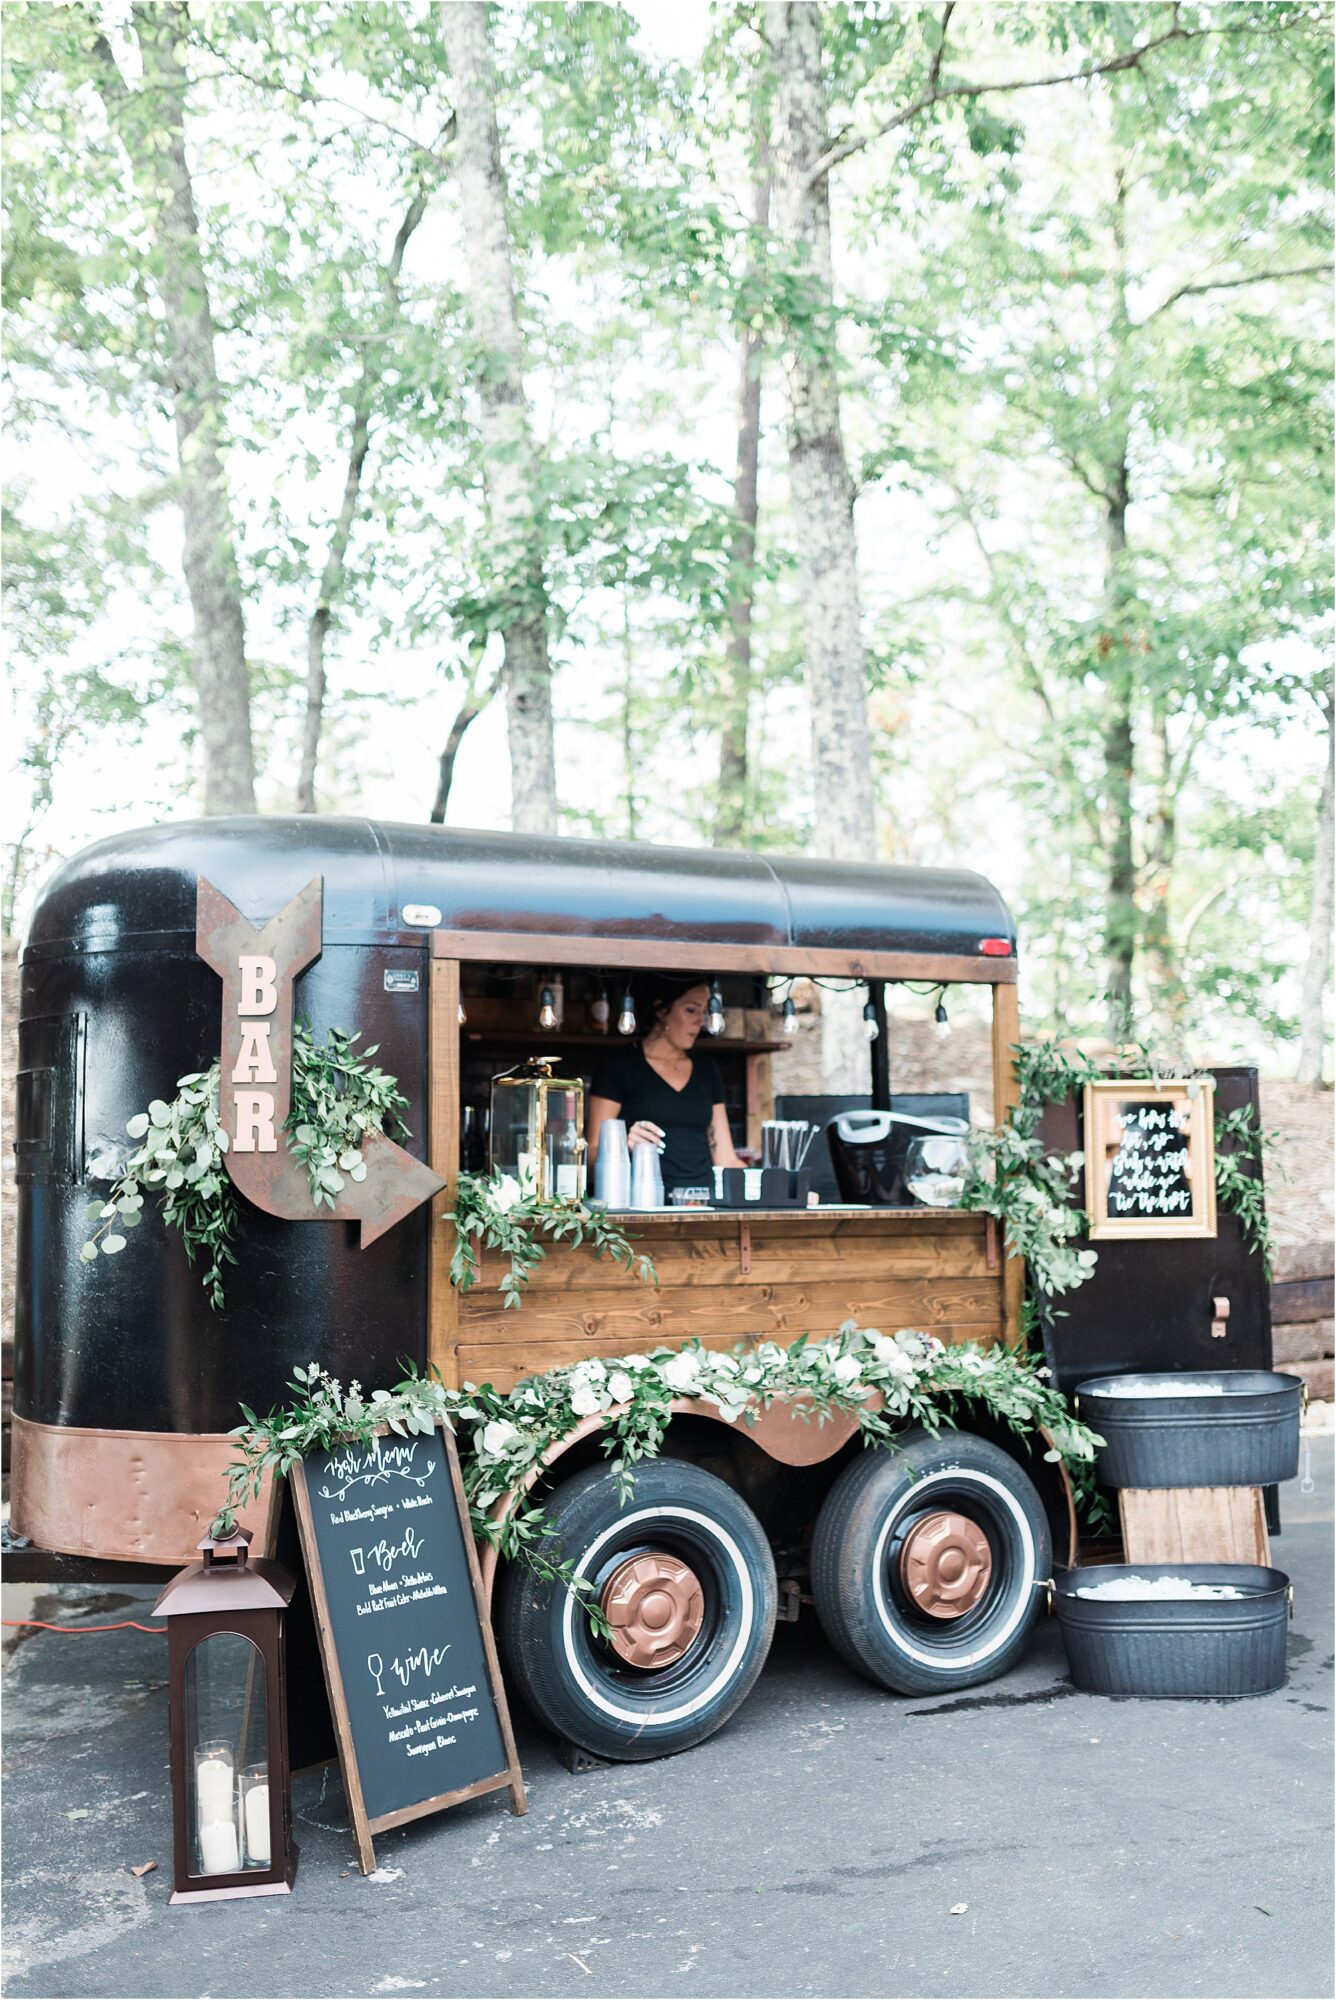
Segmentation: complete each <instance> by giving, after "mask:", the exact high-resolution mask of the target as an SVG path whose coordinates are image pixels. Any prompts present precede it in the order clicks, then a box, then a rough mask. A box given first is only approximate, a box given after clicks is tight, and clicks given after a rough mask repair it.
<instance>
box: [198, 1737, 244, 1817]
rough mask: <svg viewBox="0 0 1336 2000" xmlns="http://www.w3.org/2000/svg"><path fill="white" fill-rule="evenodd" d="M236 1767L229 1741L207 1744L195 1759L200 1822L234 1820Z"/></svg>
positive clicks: (201, 1748)
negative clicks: (227, 1743) (228, 1745)
mask: <svg viewBox="0 0 1336 2000" xmlns="http://www.w3.org/2000/svg"><path fill="white" fill-rule="evenodd" d="M234 1785H235V1766H234V1764H233V1761H232V1752H231V1751H230V1750H229V1749H228V1747H227V1745H226V1744H225V1743H205V1744H202V1745H201V1747H200V1753H199V1756H198V1757H197V1758H196V1760H195V1803H196V1808H197V1811H198V1815H199V1824H200V1826H201V1828H203V1827H204V1826H205V1825H206V1824H208V1823H210V1822H213V1823H217V1822H218V1821H220V1820H228V1821H230V1820H231V1818H232V1812H233V1788H234Z"/></svg>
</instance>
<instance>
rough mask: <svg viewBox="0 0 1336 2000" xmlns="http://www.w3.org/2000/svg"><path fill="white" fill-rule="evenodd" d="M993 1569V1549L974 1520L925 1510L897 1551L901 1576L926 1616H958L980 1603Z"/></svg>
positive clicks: (961, 1515)
mask: <svg viewBox="0 0 1336 2000" xmlns="http://www.w3.org/2000/svg"><path fill="white" fill-rule="evenodd" d="M992 1573H993V1553H992V1550H991V1549H990V1548H989V1546H988V1537H987V1536H986V1535H985V1534H984V1532H983V1529H982V1528H981V1527H980V1526H979V1525H978V1523H977V1521H971V1520H970V1519H969V1517H968V1515H965V1514H929V1515H927V1516H926V1517H925V1519H923V1520H922V1521H919V1522H918V1523H917V1524H916V1525H915V1526H914V1527H913V1528H911V1529H910V1531H909V1533H908V1535H906V1537H905V1543H904V1547H903V1548H902V1549H901V1551H900V1581H901V1583H902V1584H903V1585H904V1587H905V1589H906V1590H907V1591H908V1593H909V1595H910V1596H911V1597H912V1598H913V1600H914V1602H915V1604H916V1605H917V1606H918V1608H919V1610H920V1611H926V1612H927V1614H928V1616H929V1617H930V1618H959V1617H961V1616H962V1615H963V1614H964V1613H965V1612H966V1611H970V1610H972V1609H973V1607H974V1606H975V1605H976V1604H977V1603H978V1602H979V1599H980V1598H981V1597H982V1596H983V1594H984V1592H985V1590H987V1588H988V1579H989V1577H990V1576H991V1575H992Z"/></svg>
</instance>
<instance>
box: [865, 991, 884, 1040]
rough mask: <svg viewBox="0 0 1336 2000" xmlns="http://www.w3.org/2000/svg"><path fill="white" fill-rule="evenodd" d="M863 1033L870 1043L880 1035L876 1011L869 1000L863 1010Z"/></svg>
mask: <svg viewBox="0 0 1336 2000" xmlns="http://www.w3.org/2000/svg"><path fill="white" fill-rule="evenodd" d="M863 1033H864V1034H865V1035H866V1036H867V1038H868V1040H869V1041H870V1042H875V1041H876V1039H877V1037H878V1035H879V1034H880V1033H881V1028H880V1026H879V1025H878V1022H877V1010H876V1007H875V1006H874V1005H873V1003H872V1001H871V999H869V1000H868V1002H867V1004H866V1006H865V1007H864V1009H863Z"/></svg>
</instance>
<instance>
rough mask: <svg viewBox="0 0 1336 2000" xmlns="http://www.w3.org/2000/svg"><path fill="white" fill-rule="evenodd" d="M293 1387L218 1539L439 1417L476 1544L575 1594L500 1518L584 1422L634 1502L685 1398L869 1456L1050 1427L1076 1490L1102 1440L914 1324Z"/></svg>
mask: <svg viewBox="0 0 1336 2000" xmlns="http://www.w3.org/2000/svg"><path fill="white" fill-rule="evenodd" d="M290 1388H291V1395H292V1401H291V1403H290V1405H289V1406H288V1407H287V1408H285V1409H282V1410H275V1411H272V1412H271V1413H270V1414H269V1415H268V1416H267V1417H258V1416H256V1414H255V1413H254V1412H253V1411H252V1410H249V1409H247V1408H245V1406H244V1405H243V1409H242V1414H243V1416H244V1418H245V1422H244V1423H242V1424H239V1425H238V1426H237V1428H236V1429H235V1430H234V1431H232V1432H231V1433H230V1435H231V1436H232V1437H233V1438H235V1439H236V1441H237V1449H238V1456H237V1458H236V1460H235V1462H234V1463H233V1464H232V1465H231V1466H230V1467H229V1469H228V1474H227V1501H226V1504H225V1506H224V1507H223V1509H222V1510H221V1512H220V1513H219V1515H218V1517H217V1519H216V1520H215V1522H214V1524H213V1532H214V1533H215V1534H224V1533H227V1532H229V1531H230V1529H231V1528H232V1527H233V1526H234V1525H235V1522H236V1512H237V1509H238V1508H239V1507H241V1506H243V1505H244V1504H245V1502H246V1501H247V1500H249V1499H253V1498H255V1497H256V1496H257V1495H258V1494H259V1491H260V1488H261V1484H262V1482H263V1479H264V1476H265V1474H266V1473H273V1474H275V1475H281V1474H284V1473H287V1472H290V1471H291V1470H292V1468H293V1467H294V1466H295V1465H297V1464H298V1463H299V1461H300V1460H301V1459H303V1458H304V1457H306V1456H307V1455H308V1454H309V1453H311V1452H313V1451H320V1450H327V1449H329V1448H330V1447H332V1446H335V1445H342V1444H346V1443H350V1442H352V1443H361V1444H363V1445H365V1446H366V1447H367V1448H368V1449H370V1450H372V1451H375V1450H378V1449H379V1432H380V1429H381V1427H382V1426H383V1427H384V1428H386V1429H388V1430H390V1431H392V1432H393V1433H394V1434H395V1435H396V1436H398V1437H412V1436H425V1435H427V1434H429V1433H430V1432H431V1431H432V1430H433V1429H434V1427H435V1426H436V1424H437V1423H439V1422H441V1421H442V1420H444V1421H445V1422H446V1423H448V1424H449V1425H450V1426H451V1428H452V1430H453V1431H454V1432H455V1435H456V1437H457V1439H458V1441H459V1446H460V1464H461V1470H462V1472H463V1477H464V1490H465V1492H466V1494H467V1496H468V1501H469V1507H470V1511H471V1515H472V1521H473V1529H474V1533H475V1535H476V1536H477V1538H478V1539H479V1540H480V1541H484V1542H487V1543H489V1544H490V1545H491V1546H493V1547H496V1548H498V1549H499V1551H500V1552H501V1554H503V1555H504V1556H506V1557H508V1558H511V1559H514V1558H520V1559H522V1560H525V1561H528V1562H529V1563H530V1564H532V1566H533V1567H534V1568H535V1569H536V1570H537V1571H538V1573H539V1574H540V1575H541V1576H543V1577H545V1578H551V1579H553V1580H557V1581H560V1582H562V1583H564V1584H566V1585H567V1586H568V1587H575V1588H579V1587H581V1586H579V1585H577V1584H575V1583H574V1580H573V1578H572V1576H571V1574H570V1570H569V1566H563V1565H561V1564H559V1563H554V1562H553V1561H552V1559H551V1557H550V1556H549V1555H548V1554H547V1553H546V1552H545V1538H546V1535H547V1522H546V1517H545V1514H544V1510H543V1508H542V1506H541V1504H533V1505H530V1504H528V1503H525V1502H520V1503H518V1504H516V1505H514V1506H512V1507H510V1508H507V1509H502V1508H499V1507H498V1502H500V1501H503V1500H504V1499H505V1497H506V1496H507V1495H508V1494H510V1493H513V1492H514V1491H515V1490H516V1489H517V1488H518V1487H519V1486H520V1484H521V1483H522V1481H523V1480H524V1478H525V1476H526V1475H527V1474H528V1473H530V1472H531V1471H532V1470H533V1469H534V1467H535V1466H537V1465H538V1464H539V1463H540V1462H541V1460H542V1458H543V1454H544V1453H545V1452H546V1451H547V1450H548V1448H549V1447H550V1446H551V1445H553V1444H555V1443H556V1442H557V1441H558V1440H559V1439H561V1438H563V1437H565V1436H567V1435H568V1434H569V1433H570V1431H571V1430H572V1429H573V1428H574V1426H575V1425H576V1424H578V1423H579V1422H580V1420H581V1419H582V1418H585V1417H593V1416H601V1417H602V1418H603V1420H604V1423H603V1434H602V1447H603V1451H604V1454H605V1456H606V1457H607V1458H608V1459H609V1461H610V1462H611V1466H612V1469H613V1471H614V1473H615V1474H616V1476H617V1478H618V1481H619V1483H620V1484H621V1487H622V1490H623V1493H624V1494H629V1492H630V1491H631V1490H632V1489H633V1486H634V1478H635V1467H636V1465H637V1464H639V1463H640V1462H641V1461H642V1460H644V1459H649V1458H654V1457H656V1456H657V1454H658V1452H659V1450H660V1449H661V1447H662V1444H663V1439H664V1434H665V1432H666V1431H667V1428H668V1424H669V1420H670V1418H671V1416H672V1406H673V1404H674V1402H675V1401H677V1400H679V1399H682V1398H688V1399H691V1400H694V1401H697V1402H700V1403H703V1404H706V1405H708V1406H710V1407H711V1408H713V1409H714V1410H715V1411H716V1412H717V1414H718V1415H719V1416H720V1417H721V1418H723V1419H724V1421H725V1422H727V1423H730V1424H737V1425H738V1426H739V1427H740V1428H742V1429H746V1428H747V1427H748V1426H749V1425H750V1424H753V1423H754V1422H755V1421H756V1418H757V1417H758V1416H759V1415H760V1414H761V1412H762V1411H763V1410H765V1409H767V1408H769V1406H770V1405H771V1404H772V1403H773V1402H775V1401H776V1399H778V1398H784V1399H785V1400H788V1401H791V1402H792V1403H793V1405H794V1407H795V1409H796V1411H797V1413H798V1415H799V1416H800V1417H802V1418H804V1419H806V1420H807V1421H809V1422H812V1423H815V1424H825V1423H829V1422H830V1421H831V1419H832V1417H834V1416H835V1415H836V1414H837V1413H844V1414H847V1415H849V1416H852V1417H853V1418H854V1419H855V1421H856V1422H857V1425H858V1428H859V1431H860V1432H861V1434H862V1438H863V1442H864V1443H865V1444H873V1445H886V1446H893V1445H894V1443H895V1440H896V1438H897V1436H898V1435H899V1434H900V1433H901V1432H902V1431H903V1430H904V1429H905V1428H906V1427H907V1426H909V1425H921V1426H923V1428H924V1429H926V1430H929V1431H932V1432H934V1433H935V1432H937V1431H939V1430H940V1429H941V1428H942V1426H943V1425H946V1426H948V1427H953V1426H954V1425H955V1422H956V1419H957V1416H958V1415H962V1414H966V1413H968V1411H969V1410H971V1409H975V1408H977V1409H982V1410H984V1411H986V1412H987V1413H988V1414H989V1415H990V1416H992V1417H994V1418H996V1419H997V1420H998V1421H1000V1422H1001V1423H1004V1424H1006V1425H1007V1426H1008V1427H1009V1428H1010V1429H1011V1430H1013V1431H1015V1432H1017V1433H1018V1434H1019V1435H1021V1436H1025V1437H1031V1436H1033V1435H1034V1433H1035V1432H1037V1431H1038V1430H1040V1429H1041V1428H1042V1429H1044V1430H1046V1431H1047V1432H1048V1435H1049V1439H1050V1440H1051V1442H1050V1443H1049V1444H1048V1445H1047V1447H1046V1448H1045V1450H1044V1452H1043V1456H1044V1457H1045V1458H1046V1459H1048V1460H1050V1461H1053V1462H1061V1463H1063V1464H1064V1465H1066V1466H1067V1468H1068V1470H1069V1472H1070V1473H1071V1474H1072V1475H1073V1477H1074V1478H1076V1479H1078V1480H1079V1479H1080V1477H1081V1474H1082V1472H1083V1470H1084V1469H1085V1468H1089V1467H1091V1466H1093V1462H1094V1456H1095V1448H1096V1446H1097V1445H1098V1444H1100V1443H1102V1439H1100V1438H1099V1437H1097V1436H1096V1434H1095V1433H1094V1432H1093V1431H1092V1430H1090V1429H1089V1428H1088V1427H1087V1426H1086V1425H1085V1424H1082V1423H1081V1422H1080V1421H1079V1420H1078V1419H1077V1418H1076V1417H1074V1416H1073V1415H1072V1412H1071V1410H1070V1409H1069V1408H1068V1406H1067V1403H1066V1401H1065V1399H1064V1398H1063V1397H1062V1396H1061V1395H1060V1394H1059V1393H1058V1391H1057V1390H1056V1389H1055V1388H1054V1387H1053V1385H1052V1383H1051V1382H1050V1381H1049V1379H1048V1370H1047V1369H1046V1368H1042V1367H1035V1366H1034V1365H1032V1363H1031V1362H1030V1361H1029V1360H1027V1358H1026V1357H1025V1356H1024V1355H1021V1354H1016V1353H1013V1352H1011V1351H1010V1350H1009V1349H1007V1348H1003V1347H990V1348H981V1347H979V1346H976V1345H974V1344H972V1343H971V1344H964V1345H960V1346H952V1347H948V1346H944V1345H943V1343H942V1342H941V1341H940V1340H938V1339H936V1338H935V1337H934V1336H933V1335H931V1334H926V1333H920V1332H917V1331H914V1330H912V1329H908V1328H906V1329H904V1330H902V1331H900V1332H898V1333H894V1334H885V1333H882V1332H880V1331H879V1330H878V1329H877V1328H875V1327H860V1326H858V1325H856V1324H855V1322H854V1321H852V1320H849V1321H846V1323H845V1324H844V1325H843V1326H841V1327H840V1329H839V1331H838V1332H837V1333H836V1334H834V1335H832V1336H831V1337H830V1338H829V1339H826V1340H819V1341H810V1340H808V1339H807V1338H806V1336H803V1337H801V1338H800V1339H798V1340H795V1341H794V1343H793V1345H792V1346H791V1347H787V1348H785V1347H780V1346H779V1345H778V1343H777V1342H775V1341H762V1342H761V1343H760V1344H759V1345H758V1346H757V1347H755V1348H748V1347H747V1346H745V1345H739V1346H738V1347H735V1348H734V1349H733V1351H732V1353H728V1354H725V1353H718V1352H716V1351H714V1350H713V1349H710V1348H707V1347H703V1346H702V1345H701V1343H700V1342H699V1341H694V1340H693V1341H688V1342H687V1343H686V1344H685V1345H684V1346H682V1347H678V1348H670V1347H656V1348H654V1349H653V1350H652V1351H651V1352H649V1353H647V1354H626V1355H623V1356H622V1357H621V1358H620V1359H619V1360H615V1361H603V1360H597V1359H590V1360H586V1361H578V1362H575V1363H574V1364H573V1365H571V1366H568V1367H564V1368H554V1369H552V1370H550V1371H549V1372H548V1373H547V1374H543V1375H535V1376H531V1377H530V1378H529V1379H528V1380H527V1381H523V1382H519V1383H517V1384H516V1385H515V1387H514V1388H513V1389H508V1390H504V1391H502V1390H496V1389H492V1388H490V1387H488V1386H485V1385H484V1386H482V1387H478V1386H475V1385H474V1384H473V1383H467V1382H466V1383H465V1384H464V1386H463V1388H462V1389H447V1388H446V1387H445V1386H444V1385H443V1384H442V1383H441V1382H440V1381H439V1380H436V1379H434V1378H433V1377H428V1376H422V1375H419V1374H417V1373H415V1372H410V1373H409V1374H408V1375H407V1376H406V1378H405V1379H404V1380H403V1381H402V1382H400V1383H399V1384H398V1385H397V1387H395V1388H394V1389H375V1390H372V1391H371V1393H370V1394H366V1393H364V1391H363V1389H362V1387H361V1384H360V1383H358V1382H353V1383H350V1384H349V1386H348V1387H347V1388H346V1389H345V1388H344V1387H343V1386H342V1385H341V1384H340V1383H339V1382H338V1381H336V1380H335V1379H334V1378H333V1377H331V1376H330V1375H329V1374H327V1373H326V1372H325V1370H323V1369H322V1368H320V1367H319V1366H317V1365H316V1364H315V1363H312V1364H311V1365H310V1366H309V1367H306V1368H296V1369H294V1370H293V1380H292V1383H291V1385H290ZM874 1405H875V1407H874ZM590 1610H591V1615H593V1607H592V1606H591V1607H590Z"/></svg>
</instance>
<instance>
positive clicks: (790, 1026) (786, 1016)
mask: <svg viewBox="0 0 1336 2000" xmlns="http://www.w3.org/2000/svg"><path fill="white" fill-rule="evenodd" d="M779 1032H780V1033H781V1035H783V1037H784V1039H785V1041H786V1042H791V1041H792V1040H793V1037H794V1036H795V1035H796V1034H797V1032H798V1009H797V1008H796V1007H795V1006H794V1004H793V995H792V994H791V993H789V994H787V995H786V996H785V1000H784V1005H783V1008H782V1009H781V1011H780V1016H779Z"/></svg>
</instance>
